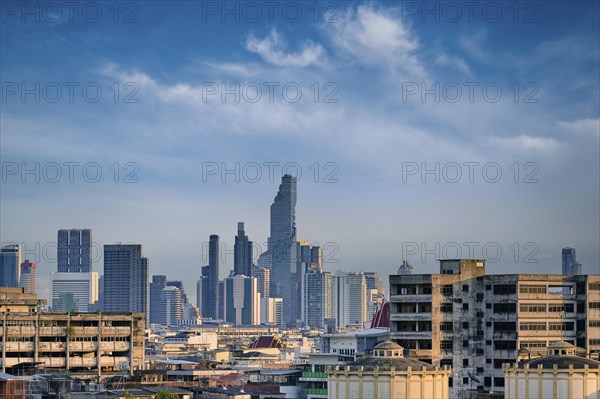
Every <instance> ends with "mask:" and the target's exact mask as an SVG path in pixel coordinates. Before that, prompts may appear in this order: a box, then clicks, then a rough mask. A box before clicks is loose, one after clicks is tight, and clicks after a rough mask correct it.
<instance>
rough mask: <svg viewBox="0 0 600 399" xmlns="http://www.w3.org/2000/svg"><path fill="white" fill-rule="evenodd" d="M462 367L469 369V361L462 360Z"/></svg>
mask: <svg viewBox="0 0 600 399" xmlns="http://www.w3.org/2000/svg"><path fill="white" fill-rule="evenodd" d="M463 367H469V359H463Z"/></svg>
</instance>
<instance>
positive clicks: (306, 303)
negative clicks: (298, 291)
mask: <svg viewBox="0 0 600 399" xmlns="http://www.w3.org/2000/svg"><path fill="white" fill-rule="evenodd" d="M330 317H331V274H330V273H324V272H323V271H321V270H320V269H317V268H314V269H310V270H309V271H308V272H307V273H306V274H305V275H304V284H303V293H302V322H303V324H304V325H305V326H308V327H315V328H324V327H325V319H329V318H330Z"/></svg>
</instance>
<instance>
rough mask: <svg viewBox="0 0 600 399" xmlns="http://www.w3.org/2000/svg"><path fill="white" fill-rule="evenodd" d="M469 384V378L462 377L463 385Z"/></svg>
mask: <svg viewBox="0 0 600 399" xmlns="http://www.w3.org/2000/svg"><path fill="white" fill-rule="evenodd" d="M468 383H469V377H463V385H467V384H468Z"/></svg>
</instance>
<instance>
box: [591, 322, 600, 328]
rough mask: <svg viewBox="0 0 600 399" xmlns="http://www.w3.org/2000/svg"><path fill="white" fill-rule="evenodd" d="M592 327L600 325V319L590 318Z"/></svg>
mask: <svg viewBox="0 0 600 399" xmlns="http://www.w3.org/2000/svg"><path fill="white" fill-rule="evenodd" d="M590 327H600V320H590Z"/></svg>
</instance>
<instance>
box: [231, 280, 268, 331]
mask: <svg viewBox="0 0 600 399" xmlns="http://www.w3.org/2000/svg"><path fill="white" fill-rule="evenodd" d="M223 288H224V292H223V311H224V320H225V321H227V322H230V323H235V324H239V325H255V324H260V294H259V293H258V289H257V288H258V287H257V282H256V278H254V277H247V276H244V275H239V274H238V275H236V276H232V277H228V278H226V279H225V280H224V286H223Z"/></svg>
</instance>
